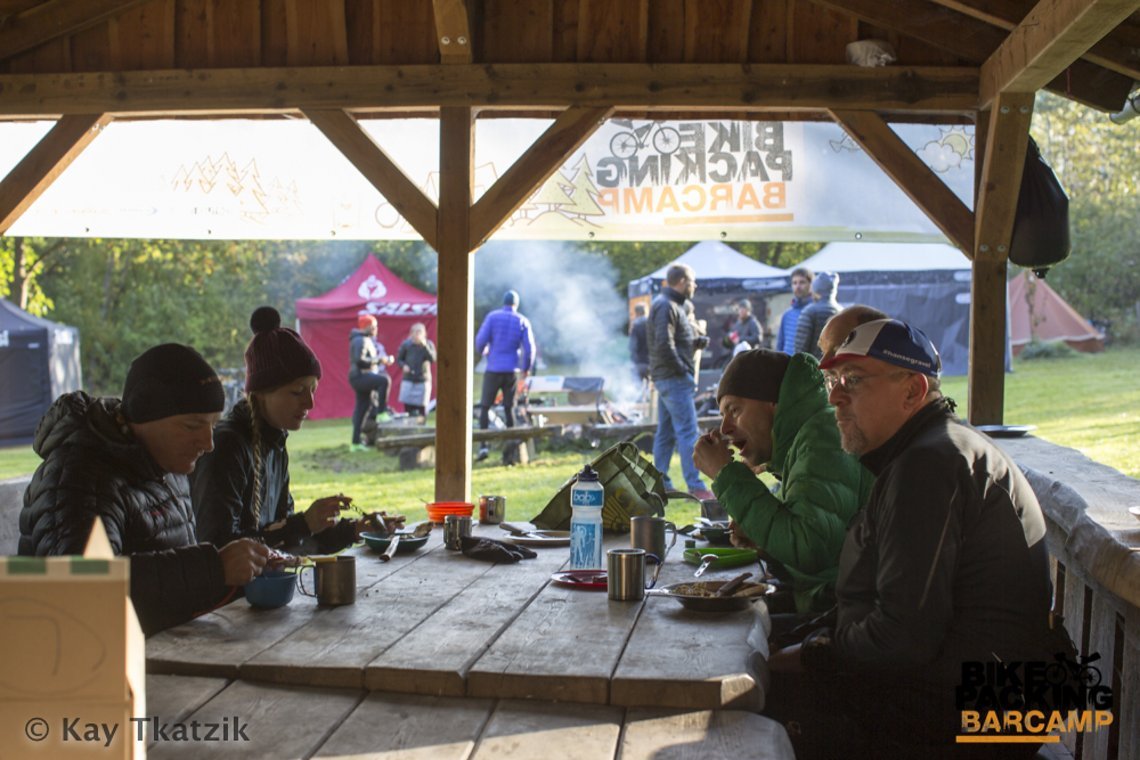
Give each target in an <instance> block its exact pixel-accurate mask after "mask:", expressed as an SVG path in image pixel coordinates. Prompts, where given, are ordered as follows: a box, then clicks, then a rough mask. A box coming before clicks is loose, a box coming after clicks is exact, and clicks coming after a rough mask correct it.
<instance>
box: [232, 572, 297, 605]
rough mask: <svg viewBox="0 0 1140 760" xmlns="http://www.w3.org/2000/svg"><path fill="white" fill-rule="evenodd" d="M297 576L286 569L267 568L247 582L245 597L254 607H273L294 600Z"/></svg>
mask: <svg viewBox="0 0 1140 760" xmlns="http://www.w3.org/2000/svg"><path fill="white" fill-rule="evenodd" d="M296 585H297V576H296V575H294V574H293V573H287V572H285V571H284V570H266V571H265V572H264V573H262V574H261V575H259V576H257V577H256V578H254V579H253V580H252V581H250V582H249V583H247V584H245V598H246V599H247V600H248V601H249V603H250V604H252V605H253V606H254V607H261V608H263V609H273V608H274V607H284V606H285V605H286V604H288V603H289V602H291V601H293V589H294V588H295V587H296Z"/></svg>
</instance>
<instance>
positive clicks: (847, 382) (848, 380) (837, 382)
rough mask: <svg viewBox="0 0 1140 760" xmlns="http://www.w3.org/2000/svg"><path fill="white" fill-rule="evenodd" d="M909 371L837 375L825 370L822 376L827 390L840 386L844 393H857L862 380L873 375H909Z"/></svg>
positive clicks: (868, 378) (830, 390)
mask: <svg viewBox="0 0 1140 760" xmlns="http://www.w3.org/2000/svg"><path fill="white" fill-rule="evenodd" d="M910 374H913V373H911V372H907V371H906V370H898V371H896V372H880V373H879V374H877V375H839V374H835V373H832V372H826V373H824V376H823V381H824V383H826V385H827V392H828V393H831V392H832V391H834V390H835V388H836V387H840V388H842V389H843V390H844V391H845V392H846V393H851V394H854V393H857V392H858V389H859V386H860V385H862V384H863V381H864V380H870V379H871V378H873V377H891V376H892V375H910Z"/></svg>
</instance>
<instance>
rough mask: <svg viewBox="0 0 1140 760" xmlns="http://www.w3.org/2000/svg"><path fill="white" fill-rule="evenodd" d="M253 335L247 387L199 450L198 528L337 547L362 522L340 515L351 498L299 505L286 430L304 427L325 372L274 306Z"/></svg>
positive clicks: (222, 538)
mask: <svg viewBox="0 0 1140 760" xmlns="http://www.w3.org/2000/svg"><path fill="white" fill-rule="evenodd" d="M249 326H250V328H251V329H252V330H253V338H252V339H251V340H250V342H249V346H248V347H247V348H246V350H245V370H246V379H245V392H246V397H245V399H244V400H243V401H241V402H239V403H238V404H237V405H236V406H235V407H234V408H233V409H232V410H230V412H229V414H227V415H226V416H225V417H224V418H223V419H222V421H221V423H219V425H218V427H217V428H216V429H215V431H214V450H213V451H212V452H210V453H209V454H207V455H206V456H204V457H202V459H201V460H200V461H199V462H198V467H197V468H196V470H195V472H194V476H193V478H192V482H191V496H192V498H193V501H194V512H195V515H196V517H197V523H198V534H199V535H200V536H201V537H202V538H203V539H204V540H206V541H210V542H211V543H213V544H215V545H219V546H220V545H222V544H225V543H226V542H227V541H230V540H231V539H233V538H237V537H239V536H249V537H256V538H259V539H261V540H263V541H264V542H265V543H266V544H268V545H269V546H271V547H275V548H286V549H296V548H298V547H301V545H302V543H303V542H306V540H307V539H309V538H310V537H312V538H313V539H314V540H315V542H316V546H315V547H313V546H308V547H304V549H305V551H310V552H311V551H313V550H315V551H317V552H322V553H327V552H334V551H339V550H340V549H343V548H345V547H346V546H349V545H351V544H352V543H353V542H354V541H356V539H357V534H358V532H359V530H363V529H364V526H363V524H360V523H357V522H356V521H352V520H341V521H339V522H337V519H336V518H337V517H338V516H339V514H340V510H341V509H343V508H346V507H348V506H349V505H350V504H351V503H352V499H351V498H349V497H347V496H345V495H343V494H337V495H335V496H325V497H323V498H320V499H317V500H316V501H314V502H313V503H312V505H310V506H309V508H308V510H306V511H305V512H304V513H301V514H296V513H295V512H294V504H293V495H292V494H291V493H290V492H289V452H288V450H287V449H286V447H285V443H286V440H287V439H288V437H289V432H290V431H294V430H300V428H301V425H302V424H303V423H304V421H305V418H306V417H307V416H308V414H309V410H310V409H312V408H313V395H314V394H315V393H316V390H317V384H318V382H319V381H320V378H321V363H320V362H319V361H317V357H316V355H314V354H313V352H312V350H311V349H310V348H309V347H308V346H307V345H306V344H305V341H304V340H302V339H301V336H300V335H298V334H297V333H296V331H294V330H290V329H289V328H287V327H282V326H281V315H280V314H279V313H278V312H277V310H276V309H274V308H272V307H270V306H262V307H261V308H259V309H257V310H256V311H254V312H253V315H252V316H251V317H250V320H249Z"/></svg>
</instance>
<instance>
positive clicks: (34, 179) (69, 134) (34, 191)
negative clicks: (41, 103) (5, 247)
mask: <svg viewBox="0 0 1140 760" xmlns="http://www.w3.org/2000/svg"><path fill="white" fill-rule="evenodd" d="M110 121H111V117H110V116H108V115H107V114H86V115H82V116H64V117H63V118H61V119H60V120H59V121H58V122H56V124H55V126H54V127H52V128H51V129H50V130H49V131H48V133H47V134H46V135H44V136H43V138H42V139H41V140H40V141H39V142H38V143H36V145H35V147H33V148H32V149H31V150H30V151H28V154H27V155H26V156H24V158H23V159H22V160H21V161H20V163H18V164H16V166H15V167H13V169H12V170H11V171H10V172H8V176H6V177H4V179H3V180H2V181H0V235H3V234H5V233H7V232H8V230H9V229H10V228H11V227H12V225H13V224H15V223H16V220H17V219H19V218H20V216H21V215H23V213H24V212H25V211H27V210H28V208H29V207H30V206H31V205H32V204H33V203H35V202H36V199H37V198H39V197H40V196H41V195H42V194H43V192H44V191H45V190H47V189H48V188H49V187H51V183H53V182H55V180H56V178H57V177H59V175H61V174H63V172H64V170H65V169H67V167H68V166H70V165H71V162H72V161H74V160H75V158H76V157H77V156H78V155H79V154H80V153H82V152H83V149H84V148H86V147H87V146H88V145H90V144H91V141H92V140H94V139H95V138H96V137H97V136H98V135H99V132H100V130H102V128H103V127H104V126H106V125H107V123H108V122H110Z"/></svg>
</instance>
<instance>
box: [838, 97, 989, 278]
mask: <svg viewBox="0 0 1140 760" xmlns="http://www.w3.org/2000/svg"><path fill="white" fill-rule="evenodd" d="M831 116H832V118H833V119H835V121H836V122H837V123H838V124H839V125H840V126H842V127H843V129H844V130H846V132H847V134H849V135H851V139H853V140H854V141H855V142H857V143H858V144H859V145H860V146H862V148H863V150H865V151H867V155H868V156H870V157H871V159H872V160H873V161H874V162H875V163H876V164H878V165H879V167H880V168H881V169H882V170H883V171H884V172H886V173H887V175H888V176H889V177H890V178H891V179H892V180H894V182H895V184H896V185H898V186H899V188H901V189H902V191H903V192H904V193H906V194H907V196H908V197H909V198H910V199H911V200H912V201H914V202H915V204H916V205H917V206H918V207H919V208H921V209H922V210H923V211H924V212H925V213H926V215H927V216H928V217H930V219H931V221H933V222H934V224H935V225H936V226H937V227H938V229H940V230H942V232H943V233H944V234H945V235H946V237H948V238H949V239H950V241H951V242H952V243H953V244H954V245H956V246H957V247H958V248H959V249H961V250H962V252H963V253H965V254H966V255H967V256H973V253H974V215H973V213H971V212H970V209H969V208H967V207H966V204H964V203H963V202H962V201H961V200H959V199H958V196H956V195H954V193H953V192H951V190H950V188H948V187H946V184H945V183H944V182H943V181H942V180H941V179H939V178H938V175H937V174H935V173H934V171H933V170H931V168H930V167H929V166H927V165H926V164H925V163H923V161H922V159H920V158H919V157H918V156H917V155H915V153H914V151H913V150H911V149H910V147H909V146H908V145H907V144H906V143H905V142H903V141H902V140H901V139H899V136H898V135H896V134H895V133H894V131H893V130H891V128H890V126H888V124H887V123H886V122H885V121H883V119H882V118H880V117H879V116H878V115H877V114H874V113H870V112H867V111H834V110H833V111H832V112H831Z"/></svg>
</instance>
